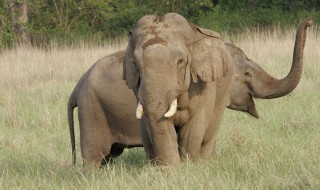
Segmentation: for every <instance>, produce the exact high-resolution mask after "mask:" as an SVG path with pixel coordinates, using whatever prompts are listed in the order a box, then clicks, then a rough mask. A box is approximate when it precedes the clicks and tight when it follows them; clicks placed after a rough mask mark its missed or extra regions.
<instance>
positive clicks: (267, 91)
mask: <svg viewBox="0 0 320 190" xmlns="http://www.w3.org/2000/svg"><path fill="white" fill-rule="evenodd" d="M311 25H312V19H311V18H309V19H307V20H305V21H304V22H302V23H301V24H300V26H299V28H298V29H297V34H296V41H295V46H294V52H293V60H292V66H291V69H290V72H289V73H288V75H287V76H286V77H285V78H283V79H280V80H279V79H275V78H273V77H272V76H270V75H269V74H267V73H266V72H264V71H261V72H260V73H259V76H260V78H261V80H262V81H261V84H262V85H252V86H251V87H252V88H253V89H252V92H251V94H252V96H253V97H255V98H262V99H272V98H278V97H281V96H285V95H287V94H289V93H290V92H292V91H293V90H294V89H295V88H296V86H297V85H298V83H299V81H300V78H301V73H302V67H303V50H304V46H305V42H306V30H307V27H308V26H311Z"/></svg>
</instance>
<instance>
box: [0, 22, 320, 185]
mask: <svg viewBox="0 0 320 190" xmlns="http://www.w3.org/2000/svg"><path fill="white" fill-rule="evenodd" d="M294 35H295V30H294V29H291V30H287V31H280V30H273V31H269V32H256V31H252V30H251V31H248V32H246V33H243V34H240V35H239V36H238V37H236V38H235V37H233V38H230V40H231V41H232V42H233V43H235V44H236V45H238V46H239V47H241V48H242V49H243V50H244V51H245V52H246V54H247V55H248V57H249V58H251V59H253V60H255V61H256V62H257V63H259V64H260V65H261V66H262V67H263V68H264V69H265V70H267V71H268V72H269V73H270V74H271V75H273V76H275V77H277V78H281V77H284V76H285V75H286V74H287V73H288V72H289V69H290V64H291V59H292V52H293V45H294V39H295V36H294ZM110 44H111V45H104V46H98V47H92V46H86V45H85V44H83V45H78V46H76V47H71V48H59V47H57V46H53V47H52V48H49V49H46V50H43V49H36V48H23V47H21V48H17V49H15V50H6V51H4V52H2V53H1V54H0V68H1V70H0V189H319V188H320V177H319V176H320V170H319V166H320V156H319V155H320V95H319V94H320V93H319V92H320V66H319V60H320V48H319V44H320V37H319V35H318V28H317V27H315V26H313V27H312V29H311V31H310V32H308V37H307V42H306V48H305V54H304V55H305V57H304V60H305V65H304V69H303V74H302V79H301V82H300V84H299V85H298V87H297V88H296V89H295V90H294V91H293V92H292V93H291V94H290V95H288V96H286V97H283V98H279V99H274V100H255V102H256V106H257V110H258V112H259V114H260V117H261V118H260V119H259V120H256V119H254V118H252V117H250V116H248V115H247V114H245V113H241V112H236V111H231V110H227V111H226V112H225V116H224V119H223V122H222V124H221V126H220V130H219V133H218V141H217V151H216V155H215V156H214V157H213V158H211V159H210V160H207V161H200V162H198V163H190V162H185V163H183V164H181V165H179V166H173V167H168V168H162V169H159V168H155V167H152V166H151V165H150V164H149V163H148V161H147V160H146V158H145V155H144V152H143V149H142V148H135V149H131V150H127V151H125V153H124V154H123V155H121V156H120V157H119V158H118V159H116V160H115V162H114V163H113V164H110V165H108V166H106V167H105V168H104V169H102V170H100V171H91V170H88V171H84V170H83V168H82V164H81V162H80V161H78V163H77V165H76V166H75V167H73V166H71V148H70V139H69V132H68V124H67V114H66V105H67V101H68V97H69V95H70V93H71V91H72V89H73V87H74V85H75V84H76V82H77V81H78V80H79V78H80V77H81V76H82V74H83V73H84V72H85V71H86V70H87V69H88V68H89V67H90V66H91V65H92V64H93V63H94V62H95V61H96V60H98V59H99V58H101V57H103V56H104V55H107V54H110V53H112V52H115V51H117V50H119V49H124V48H125V45H126V42H125V40H123V41H118V42H117V43H110ZM76 126H78V125H76ZM76 128H77V127H76ZM77 132H78V131H77ZM78 135H79V134H78V133H77V142H78V141H79V137H78ZM77 148H78V152H79V143H78V144H77ZM79 156H80V155H78V157H79Z"/></svg>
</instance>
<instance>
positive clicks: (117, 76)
mask: <svg viewBox="0 0 320 190" xmlns="http://www.w3.org/2000/svg"><path fill="white" fill-rule="evenodd" d="M123 57H124V51H118V52H116V53H113V54H111V55H108V56H105V57H103V58H101V59H99V60H98V61H97V62H96V63H95V64H94V66H93V68H92V70H91V72H90V74H89V77H88V81H89V83H90V84H91V85H102V84H103V83H107V82H115V81H119V80H122V69H123Z"/></svg>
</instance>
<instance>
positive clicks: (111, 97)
mask: <svg viewBox="0 0 320 190" xmlns="http://www.w3.org/2000/svg"><path fill="white" fill-rule="evenodd" d="M309 25H311V20H307V21H305V22H303V23H301V25H300V27H299V28H298V31H297V39H296V44H295V48H294V59H293V62H292V68H291V71H290V73H289V74H288V76H287V77H285V78H284V79H282V80H277V79H274V78H273V77H271V76H270V75H268V74H267V73H266V72H265V71H263V69H262V68H261V67H259V65H258V64H256V63H255V62H254V61H252V60H250V59H248V58H247V56H246V55H245V54H244V52H243V51H242V50H241V49H240V48H238V47H236V46H234V45H232V44H226V47H227V49H228V50H229V52H230V53H231V55H232V57H233V59H234V64H233V67H234V72H233V76H234V77H233V80H232V85H231V91H230V104H229V105H228V107H229V108H231V109H235V110H240V111H245V112H248V113H250V114H251V115H253V116H255V117H258V114H257V111H256V110H255V107H254V102H253V99H252V96H253V97H255V98H277V97H281V96H284V95H286V94H288V93H290V92H291V91H292V90H293V89H294V88H295V87H296V86H297V84H298V82H299V80H300V77H301V71H302V65H303V62H302V61H303V49H304V43H305V37H306V26H309ZM123 57H124V51H119V52H117V53H115V54H112V55H109V56H107V57H104V58H102V59H100V60H99V61H97V62H96V63H95V64H94V65H93V66H92V67H91V68H90V69H89V70H88V71H87V72H86V73H85V74H84V75H83V76H82V78H81V79H80V80H79V82H78V83H77V85H76V87H75V89H74V90H73V92H72V94H71V96H70V99H69V103H68V120H69V128H70V135H71V144H72V153H73V162H75V138H74V123H73V109H74V108H75V107H77V106H78V117H79V124H80V142H81V153H82V157H83V159H84V161H85V162H89V163H94V164H96V165H100V164H105V163H106V162H107V161H109V159H110V158H111V157H116V156H118V155H120V154H121V153H122V151H123V149H124V148H130V147H137V146H142V141H141V139H140V131H139V127H138V125H139V124H138V123H139V122H138V120H137V119H136V118H135V110H136V105H137V102H136V98H135V96H134V94H133V92H132V91H131V90H129V89H128V88H127V86H126V85H125V81H124V80H122V77H121V76H122V72H123V69H122V66H123V63H122V60H123ZM270 81H273V82H271V83H277V84H278V85H279V86H281V89H273V88H270V87H269V88H265V86H268V85H267V84H268V83H270ZM276 88H279V87H277V86H276ZM265 89H269V90H265ZM261 91H263V92H264V93H261ZM270 94H275V95H273V97H270V96H269V95H270ZM178 102H179V101H178ZM178 104H179V103H178ZM178 109H179V108H178ZM178 130H180V126H179V128H178Z"/></svg>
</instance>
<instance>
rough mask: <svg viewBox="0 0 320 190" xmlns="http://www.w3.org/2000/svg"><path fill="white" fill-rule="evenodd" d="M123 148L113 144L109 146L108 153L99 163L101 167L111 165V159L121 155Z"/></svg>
mask: <svg viewBox="0 0 320 190" xmlns="http://www.w3.org/2000/svg"><path fill="white" fill-rule="evenodd" d="M123 150H124V146H123V145H120V144H117V143H115V144H113V145H112V146H111V150H110V153H109V154H108V155H107V156H105V157H104V159H103V160H102V162H101V166H104V165H106V164H107V163H112V162H113V159H114V158H116V157H118V156H120V155H121V154H122V153H123Z"/></svg>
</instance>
